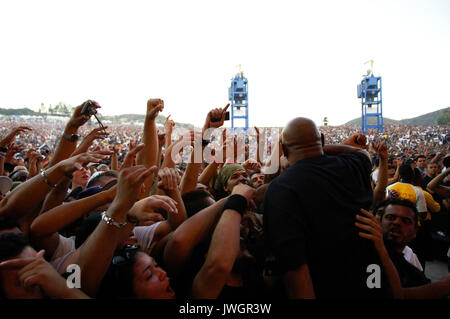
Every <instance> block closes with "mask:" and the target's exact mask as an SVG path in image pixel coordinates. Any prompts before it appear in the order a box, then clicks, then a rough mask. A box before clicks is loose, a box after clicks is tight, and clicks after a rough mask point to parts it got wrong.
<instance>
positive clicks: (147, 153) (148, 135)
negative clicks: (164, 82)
mask: <svg viewBox="0 0 450 319" xmlns="http://www.w3.org/2000/svg"><path fill="white" fill-rule="evenodd" d="M163 109H164V101H163V100H161V99H150V100H148V101H147V113H146V115H145V122H144V132H143V136H142V143H144V145H145V147H144V149H143V150H142V151H141V152H140V153H139V154H138V156H137V158H136V163H137V164H138V165H144V166H145V167H147V168H150V167H152V166H154V165H157V163H156V161H157V157H158V133H157V130H156V117H157V116H158V114H159V112H162V110H163ZM152 181H153V174H152V175H150V176H149V177H148V178H147V179H146V180H145V183H144V185H145V190H146V192H147V194H146V196H148V195H149V194H150V189H151V186H152Z"/></svg>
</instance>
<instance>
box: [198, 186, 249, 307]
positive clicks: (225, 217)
mask: <svg viewBox="0 0 450 319" xmlns="http://www.w3.org/2000/svg"><path fill="white" fill-rule="evenodd" d="M255 195H256V190H255V189H253V188H252V187H250V186H248V185H244V184H239V185H237V186H235V187H234V188H233V195H232V196H231V197H230V199H228V202H227V204H226V205H227V206H226V207H227V208H226V209H225V210H224V212H223V214H222V216H221V217H220V220H219V222H218V223H217V226H216V229H215V230H214V233H213V236H212V239H211V244H210V246H209V249H208V255H207V257H206V261H205V263H204V264H203V266H202V268H201V269H200V271H199V272H198V274H197V276H195V279H194V282H193V284H192V292H191V295H192V297H193V298H200V299H201V298H217V297H218V296H219V294H220V292H221V291H222V289H223V287H224V286H225V284H226V281H227V279H228V276H229V275H230V273H231V270H232V269H233V265H234V263H235V261H236V258H237V256H238V254H239V251H240V245H239V244H240V226H241V219H242V215H243V214H244V212H245V209H246V207H247V204H248V203H249V202H250V201H251V200H252V199H253V198H254V197H255ZM237 201H239V202H238V204H236V202H237ZM231 203H233V204H231ZM228 205H230V206H228ZM238 206H240V207H238ZM228 207H229V208H228Z"/></svg>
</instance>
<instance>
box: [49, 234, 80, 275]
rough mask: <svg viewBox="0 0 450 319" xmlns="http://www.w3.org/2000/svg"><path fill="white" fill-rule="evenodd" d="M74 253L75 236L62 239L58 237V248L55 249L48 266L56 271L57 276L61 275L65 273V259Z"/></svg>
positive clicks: (66, 264) (67, 264) (62, 237)
mask: <svg viewBox="0 0 450 319" xmlns="http://www.w3.org/2000/svg"><path fill="white" fill-rule="evenodd" d="M74 253H76V249H75V236H72V237H69V238H67V237H64V236H61V235H59V243H58V247H56V249H55V252H54V253H53V256H52V258H51V260H50V264H51V265H52V266H53V267H54V268H55V269H56V271H57V272H58V273H59V274H63V273H65V272H66V271H67V266H69V265H70V263H67V258H69V257H70V256H72V255H73V254H74Z"/></svg>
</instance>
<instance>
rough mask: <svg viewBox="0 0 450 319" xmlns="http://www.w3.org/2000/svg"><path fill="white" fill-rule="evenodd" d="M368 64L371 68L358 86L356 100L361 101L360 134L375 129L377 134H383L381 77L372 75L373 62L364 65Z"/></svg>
mask: <svg viewBox="0 0 450 319" xmlns="http://www.w3.org/2000/svg"><path fill="white" fill-rule="evenodd" d="M369 62H370V64H371V68H370V70H367V74H366V75H365V76H364V77H363V79H362V80H361V84H358V98H359V99H361V113H362V115H361V121H362V132H363V133H364V134H366V133H367V129H368V128H376V129H377V130H378V132H380V133H381V132H383V103H382V91H381V76H378V77H377V76H374V75H373V60H370V61H367V62H366V63H369ZM366 63H365V64H366ZM375 121H376V124H375Z"/></svg>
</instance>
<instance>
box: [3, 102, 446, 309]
mask: <svg viewBox="0 0 450 319" xmlns="http://www.w3.org/2000/svg"><path fill="white" fill-rule="evenodd" d="M86 103H90V104H89V105H91V106H92V107H93V108H94V110H93V111H92V110H91V112H85V110H86V107H85V106H86V105H87V104H86ZM228 107H229V105H227V106H225V107H224V108H215V109H212V110H210V112H208V113H207V114H205V122H204V125H203V127H202V128H199V129H198V130H192V131H189V130H186V129H180V128H178V127H177V126H176V124H175V122H174V120H173V119H171V116H168V117H167V118H166V120H165V123H164V125H163V126H159V125H157V124H156V117H157V116H158V115H159V114H160V113H161V112H163V111H167V109H165V108H164V102H163V101H162V100H160V99H150V100H148V101H147V108H146V115H145V120H144V124H143V126H140V125H108V126H107V127H104V126H103V125H101V124H100V123H99V124H100V125H97V124H96V121H95V120H93V119H92V118H91V115H92V114H93V113H95V111H96V110H97V109H99V108H100V105H99V104H98V103H97V102H95V101H87V102H85V103H82V104H81V105H80V106H78V107H77V108H75V110H74V112H73V114H72V116H71V117H70V118H69V119H68V120H67V121H61V120H48V119H46V120H44V119H41V118H33V119H27V118H20V117H2V118H1V119H0V123H1V128H0V136H1V137H0V195H1V199H0V200H1V201H0V285H1V289H0V296H1V297H0V298H2V299H20V298H54V299H61V298H98V299H104V298H107V299H121V298H136V299H174V298H176V299H189V298H192V299H220V300H228V299H243V300H245V299H255V298H273V299H284V298H319V299H342V298H344V299H355V298H356V299H361V298H363V299H370V298H395V299H440V298H446V297H448V296H450V274H447V275H445V276H444V277H443V278H442V279H441V280H439V281H434V282H431V281H430V280H429V279H428V278H427V277H426V276H425V266H426V262H427V261H431V260H433V259H443V258H448V260H449V266H448V267H449V271H450V249H449V242H450V229H449V207H450V205H449V201H448V199H449V198H450V178H449V177H448V175H449V174H450V149H449V144H448V143H447V141H448V139H449V134H448V133H449V128H448V127H446V126H427V127H425V126H400V125H392V126H385V127H384V132H383V133H377V132H376V131H371V132H370V133H369V134H367V135H364V134H362V133H360V128H358V127H351V126H340V127H331V126H323V127H319V128H318V127H317V126H316V125H315V124H314V122H313V121H311V120H310V119H307V118H302V117H299V118H295V119H292V120H291V121H289V122H288V123H287V124H286V126H285V127H283V128H282V129H281V130H279V129H272V130H270V129H268V128H258V127H255V128H252V133H251V134H249V132H246V131H243V130H237V131H234V132H233V131H230V130H228V131H224V130H221V128H223V126H224V122H225V113H226V111H227V109H228ZM170 111H171V110H169V112H170ZM172 114H173V118H176V114H175V113H173V112H172ZM211 130H215V132H219V133H218V134H216V135H209V132H210V131H211ZM280 131H281V132H280ZM278 133H280V134H279V136H278ZM253 146H255V147H253ZM197 150H200V152H197ZM199 154H200V155H199ZM274 163H275V164H276V165H275V167H276V169H275V170H273V169H271V170H269V169H268V168H269V167H272V168H273V167H274Z"/></svg>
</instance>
